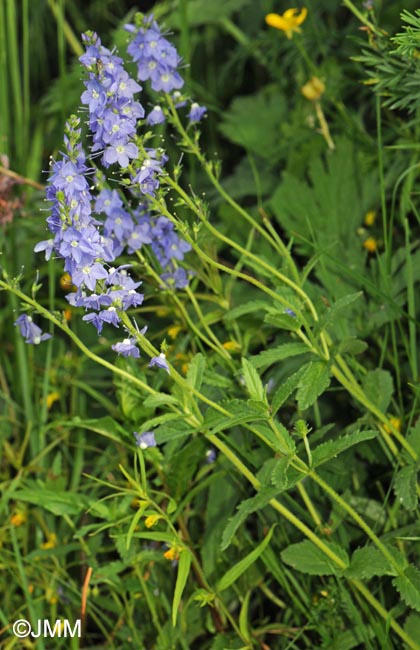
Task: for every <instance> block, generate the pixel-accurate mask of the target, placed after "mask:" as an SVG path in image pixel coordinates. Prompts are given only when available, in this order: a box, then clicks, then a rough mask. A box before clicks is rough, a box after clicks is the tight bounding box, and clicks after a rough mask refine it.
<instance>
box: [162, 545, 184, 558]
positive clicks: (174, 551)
mask: <svg viewBox="0 0 420 650" xmlns="http://www.w3.org/2000/svg"><path fill="white" fill-rule="evenodd" d="M182 550H183V549H182V547H181V546H171V548H169V549H168V550H167V551H166V552H165V553H164V554H163V557H166V559H167V560H177V559H178V558H179V554H180V553H181V551H182Z"/></svg>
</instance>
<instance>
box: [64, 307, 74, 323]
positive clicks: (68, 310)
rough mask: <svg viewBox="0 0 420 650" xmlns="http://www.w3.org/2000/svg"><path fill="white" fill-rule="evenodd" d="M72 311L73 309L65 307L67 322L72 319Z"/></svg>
mask: <svg viewBox="0 0 420 650" xmlns="http://www.w3.org/2000/svg"><path fill="white" fill-rule="evenodd" d="M72 313H73V312H72V310H71V309H65V310H64V311H63V316H64V320H65V321H67V322H69V321H71V317H72Z"/></svg>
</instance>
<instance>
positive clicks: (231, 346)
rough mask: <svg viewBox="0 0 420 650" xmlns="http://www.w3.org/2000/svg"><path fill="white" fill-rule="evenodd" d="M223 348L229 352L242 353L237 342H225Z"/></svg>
mask: <svg viewBox="0 0 420 650" xmlns="http://www.w3.org/2000/svg"><path fill="white" fill-rule="evenodd" d="M222 347H223V348H224V349H225V350H227V351H228V352H240V351H241V346H240V345H239V343H237V342H236V341H225V342H224V343H223V345H222Z"/></svg>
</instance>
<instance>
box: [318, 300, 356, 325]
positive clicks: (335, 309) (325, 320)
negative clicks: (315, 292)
mask: <svg viewBox="0 0 420 650" xmlns="http://www.w3.org/2000/svg"><path fill="white" fill-rule="evenodd" d="M361 296H363V291H358V292H357V293H349V294H347V295H346V296H343V297H342V298H339V299H338V300H336V302H334V303H333V304H332V305H331V307H329V309H327V310H326V312H325V313H324V314H322V316H321V318H320V319H319V322H318V326H319V329H324V328H328V327H329V326H330V324H331V323H333V322H334V321H335V320H336V318H337V316H338V315H339V312H340V311H341V310H342V309H345V307H348V306H349V305H351V304H352V303H353V302H354V301H355V300H358V299H359V298H360V297H361Z"/></svg>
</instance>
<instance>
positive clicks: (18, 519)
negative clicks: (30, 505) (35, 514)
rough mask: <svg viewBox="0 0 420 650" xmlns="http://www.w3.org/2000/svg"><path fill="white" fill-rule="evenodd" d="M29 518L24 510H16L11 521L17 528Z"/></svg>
mask: <svg viewBox="0 0 420 650" xmlns="http://www.w3.org/2000/svg"><path fill="white" fill-rule="evenodd" d="M26 520H27V517H26V514H25V513H24V512H15V514H14V515H12V517H11V518H10V523H11V524H12V526H14V527H15V528H19V526H22V524H25V523H26Z"/></svg>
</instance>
